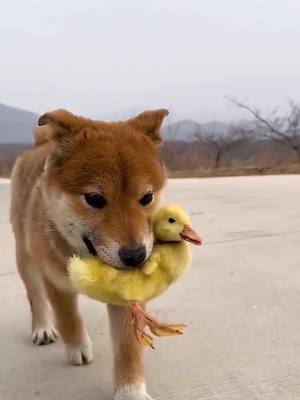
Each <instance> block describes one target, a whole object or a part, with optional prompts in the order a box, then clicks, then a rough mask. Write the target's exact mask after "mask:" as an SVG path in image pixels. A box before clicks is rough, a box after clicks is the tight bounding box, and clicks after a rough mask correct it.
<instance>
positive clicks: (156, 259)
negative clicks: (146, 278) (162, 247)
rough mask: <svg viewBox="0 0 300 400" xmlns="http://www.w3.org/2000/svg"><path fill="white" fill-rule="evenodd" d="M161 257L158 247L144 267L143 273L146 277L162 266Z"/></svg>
mask: <svg viewBox="0 0 300 400" xmlns="http://www.w3.org/2000/svg"><path fill="white" fill-rule="evenodd" d="M160 259H161V255H160V252H159V248H158V247H156V248H155V249H153V251H152V254H151V255H150V257H149V258H148V260H147V261H146V262H145V264H144V265H143V273H144V274H145V275H151V274H153V272H154V271H155V270H156V269H157V267H158V266H159V264H160Z"/></svg>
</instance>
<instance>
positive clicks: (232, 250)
mask: <svg viewBox="0 0 300 400" xmlns="http://www.w3.org/2000/svg"><path fill="white" fill-rule="evenodd" d="M168 199H169V200H171V201H173V202H175V201H176V202H180V203H182V204H184V205H185V206H186V207H187V208H188V210H189V211H190V213H191V214H192V219H193V222H194V225H195V226H196V227H197V228H198V230H199V231H200V232H201V233H202V235H203V237H204V238H205V245H204V246H203V247H202V248H199V249H197V248H196V249H195V251H194V264H193V268H192V269H191V270H190V271H189V272H188V273H187V274H186V276H185V277H184V278H183V279H182V280H181V281H180V282H179V283H178V284H176V285H175V286H174V287H172V288H171V289H170V290H169V291H168V292H167V293H166V294H165V295H163V296H162V297H161V298H160V299H158V300H156V301H154V302H153V303H152V305H151V310H152V311H153V312H155V313H157V314H158V315H159V316H160V317H161V318H164V319H167V320H168V319H169V320H170V321H185V322H186V323H187V324H188V329H187V331H186V333H185V335H183V336H182V337H177V338H169V339H161V340H159V341H157V349H156V350H155V351H148V354H147V359H148V360H147V365H148V368H147V371H148V386H149V391H150V392H151V393H152V395H153V396H154V398H155V399H156V400H171V399H172V400H200V399H201V400H256V399H261V400H290V399H295V400H296V399H300V176H285V177H275V176H273V177H260V178H254V177H248V178H222V179H204V180H190V179H187V180H174V181H172V182H170V184H169V189H168ZM8 201H9V185H8V184H0V254H1V257H0V304H1V308H0V354H1V357H0V399H1V400H12V399H15V400H36V399H39V400H70V399H72V400H74V399H77V400H79V399H85V400H112V397H111V391H112V383H111V374H110V370H111V365H112V362H111V353H110V344H109V336H108V325H107V319H106V313H105V308H104V307H103V306H102V305H101V304H99V303H95V302H92V301H89V300H86V299H82V309H83V312H84V314H85V316H86V320H87V323H88V326H89V330H90V333H91V336H92V338H93V340H94V345H95V351H96V360H95V362H94V364H93V365H91V366H88V367H71V366H68V365H67V364H66V363H65V361H64V357H63V348H62V344H61V343H56V344H54V345H51V346H48V347H38V348H36V347H34V346H33V345H32V344H31V342H30V339H29V335H28V331H29V319H28V315H27V311H28V309H27V304H26V300H25V294H24V290H23V287H22V285H21V284H20V281H19V279H18V277H17V276H16V273H15V263H14V255H13V253H14V251H13V238H12V234H11V231H10V227H9V224H8V217H7V210H8Z"/></svg>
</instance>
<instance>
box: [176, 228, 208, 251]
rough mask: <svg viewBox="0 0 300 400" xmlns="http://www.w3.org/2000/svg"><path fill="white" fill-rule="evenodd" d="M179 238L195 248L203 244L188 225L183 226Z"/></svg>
mask: <svg viewBox="0 0 300 400" xmlns="http://www.w3.org/2000/svg"><path fill="white" fill-rule="evenodd" d="M180 236H181V237H182V239H183V240H186V241H187V242H190V243H193V244H195V245H196V246H200V245H201V244H202V242H203V240H202V238H201V237H200V236H199V235H198V233H197V232H195V231H194V229H192V227H191V226H190V225H185V227H184V229H183V231H182V232H181V233H180Z"/></svg>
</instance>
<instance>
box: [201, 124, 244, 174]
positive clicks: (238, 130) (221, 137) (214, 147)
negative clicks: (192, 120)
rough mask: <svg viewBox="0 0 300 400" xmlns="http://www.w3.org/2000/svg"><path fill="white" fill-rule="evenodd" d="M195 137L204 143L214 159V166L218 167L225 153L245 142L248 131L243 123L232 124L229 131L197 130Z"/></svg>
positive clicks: (207, 151)
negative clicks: (222, 132)
mask: <svg viewBox="0 0 300 400" xmlns="http://www.w3.org/2000/svg"><path fill="white" fill-rule="evenodd" d="M195 138H196V140H197V141H198V142H199V143H200V144H202V145H203V147H204V149H205V150H206V153H207V155H208V157H209V158H210V159H211V160H212V161H213V168H214V169H218V168H220V166H221V162H222V160H223V158H224V155H225V153H227V152H228V151H229V150H231V149H232V148H233V147H235V146H237V145H239V144H241V143H243V142H245V141H246V140H247V138H248V132H247V130H246V129H245V128H244V127H243V126H241V125H232V126H230V128H229V130H228V132H227V133H224V134H216V133H204V132H197V133H196V134H195Z"/></svg>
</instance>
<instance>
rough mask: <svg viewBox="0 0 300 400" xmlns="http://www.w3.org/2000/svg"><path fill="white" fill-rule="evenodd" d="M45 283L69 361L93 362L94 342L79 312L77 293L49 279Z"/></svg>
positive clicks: (77, 362)
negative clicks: (60, 287)
mask: <svg viewBox="0 0 300 400" xmlns="http://www.w3.org/2000/svg"><path fill="white" fill-rule="evenodd" d="M45 284H46V289H47V292H48V297H49V300H50V303H51V305H52V308H53V310H54V314H55V317H56V324H57V328H58V331H59V333H60V335H61V337H62V339H63V341H64V343H65V345H66V353H67V357H68V360H69V362H70V363H71V364H75V365H82V364H89V363H91V362H92V361H93V351H92V342H91V340H90V338H89V335H88V333H87V331H86V328H85V326H84V323H83V321H82V319H81V316H80V314H79V310H78V304H77V302H78V300H77V295H76V294H74V293H72V292H68V291H62V290H60V289H58V288H57V287H56V286H54V285H53V283H51V282H50V281H48V280H45Z"/></svg>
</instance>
